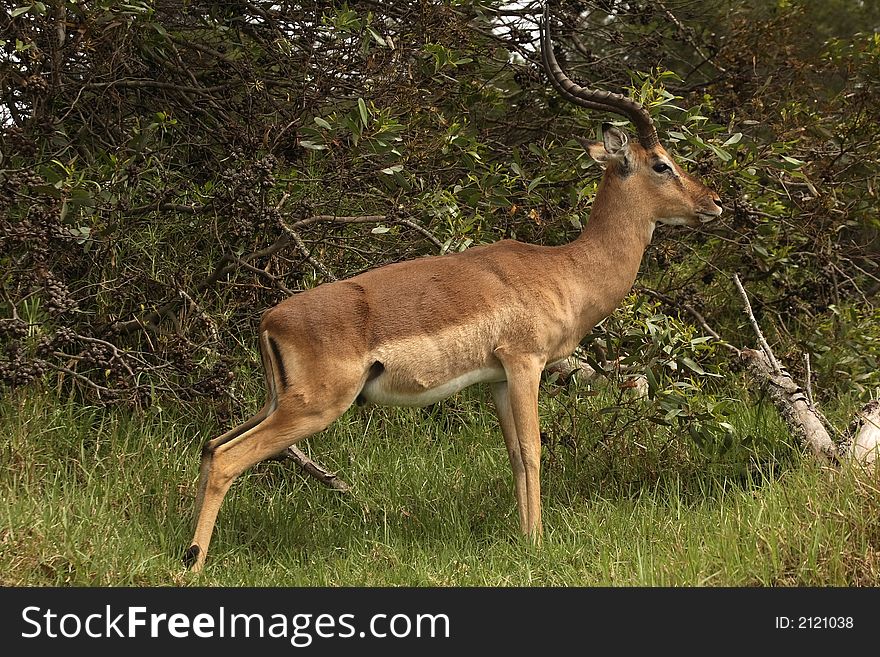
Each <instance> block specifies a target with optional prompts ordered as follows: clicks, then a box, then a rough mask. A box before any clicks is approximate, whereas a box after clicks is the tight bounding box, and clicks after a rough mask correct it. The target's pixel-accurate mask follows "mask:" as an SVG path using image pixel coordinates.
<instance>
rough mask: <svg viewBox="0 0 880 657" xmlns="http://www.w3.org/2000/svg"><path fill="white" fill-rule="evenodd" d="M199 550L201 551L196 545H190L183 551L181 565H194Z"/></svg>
mask: <svg viewBox="0 0 880 657" xmlns="http://www.w3.org/2000/svg"><path fill="white" fill-rule="evenodd" d="M199 552H201V550H200V549H199V546H198V545H190V546H189V547H188V548H187V550H186V552H184V553H183V565H185V566H186V567H187V568H192V567H193V566H195V564H196V561H198V559H199Z"/></svg>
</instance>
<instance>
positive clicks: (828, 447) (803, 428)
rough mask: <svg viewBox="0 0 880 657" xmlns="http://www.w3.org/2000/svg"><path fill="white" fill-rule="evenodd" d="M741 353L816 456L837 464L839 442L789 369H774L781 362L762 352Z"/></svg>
mask: <svg viewBox="0 0 880 657" xmlns="http://www.w3.org/2000/svg"><path fill="white" fill-rule="evenodd" d="M742 355H743V358H745V359H746V361H748V364H749V367H751V369H752V372H753V373H755V374H756V375H757V376H758V378H760V379H763V380H764V381H766V382H767V383H768V384H769V385H768V388H769V390H770V396H771V398H772V399H773V403H774V404H775V405H776V407H777V408H778V409H779V412H780V413H782V416H783V417H784V418H785V421H786V422H787V423H788V425H789V426H790V427H791V428H792V429H793V430H794V432H795V433H796V434H797V435H799V436H800V437H801V439H802V441H803V443H804V444H805V445H806V446H807V447H809V448H810V451H811V452H812V453H813V455H815V456H816V457H817V458H818V459H819V460H820V461H822V462H823V463H827V464H836V463H838V462H839V461H840V456H841V455H840V452H839V450H838V448H837V445H836V444H835V443H834V441H833V440H832V439H831V436H830V435H829V433H828V430H827V429H826V428H825V424H824V423H823V422H822V419H821V418H820V417H819V413H818V411H817V410H816V407H815V406H812V405H811V404H810V403H809V402H808V401H807V396H806V395H805V394H804V391H803V389H802V388H801V387H800V386H799V385H798V384H797V383H795V382H794V380H793V379H792V378H791V376H790V375H789V374H788V372H786V371H785V370H784V369H782V368H779V370H778V372H776V371H774V370H775V369H776V368H777V367H779V365H778V364H776V365H775V367H774V364H773V363H771V361H770V359H769V358H768V357H767V355H766V354H765V353H764V352H763V351H756V350H754V349H743V351H742Z"/></svg>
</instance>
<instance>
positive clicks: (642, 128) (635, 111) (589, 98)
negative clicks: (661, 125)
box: [541, 2, 660, 148]
mask: <svg viewBox="0 0 880 657" xmlns="http://www.w3.org/2000/svg"><path fill="white" fill-rule="evenodd" d="M541 61H542V62H543V64H544V70H545V71H546V73H547V76H548V77H549V78H550V82H551V83H552V84H553V86H554V87H555V88H556V90H557V91H558V92H559V94H560V95H561V96H562V97H563V98H565V99H566V100H568V101H570V102H572V103H575V104H576V105H580V106H581V107H586V108H588V109H594V110H604V111H608V112H613V113H615V114H620V115H622V116H625V117H626V118H628V119H629V120H630V121H632V122H633V125H635V126H636V130H637V131H638V134H639V143H640V144H641V145H642V146H644V147H645V148H652V147H654V146H656V145H657V144H659V143H660V139H659V138H658V137H657V129H656V128H655V127H654V121H653V119H651V115H650V114H649V113H648V111H647V110H646V109H645V108H644V107H642V105H641V104H640V103H637V102H636V101H634V100H633V99H632V98H629V97H628V96H622V95H620V94H615V93H611V92H610V91H599V90H596V89H587V88H586V87H582V86H580V85H579V84H577V83H575V82H572V80H571V79H570V78H569V77H568V76H567V75H566V74H565V72H564V71H563V70H562V68H561V67H560V66H559V62H557V61H556V55H555V54H554V53H553V44H552V43H551V41H550V3H549V2H546V3H545V4H544V18H543V20H542V21H541Z"/></svg>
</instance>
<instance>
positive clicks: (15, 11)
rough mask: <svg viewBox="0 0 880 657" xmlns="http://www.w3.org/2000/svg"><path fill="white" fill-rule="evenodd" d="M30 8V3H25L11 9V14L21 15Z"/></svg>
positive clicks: (13, 15) (14, 15)
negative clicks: (22, 5)
mask: <svg viewBox="0 0 880 657" xmlns="http://www.w3.org/2000/svg"><path fill="white" fill-rule="evenodd" d="M30 10H31V5H26V6H24V7H16V8H15V9H13V10H12V13H11V16H12V17H13V18H15V17H16V16H21V15H22V14H25V13H27V12H29V11H30Z"/></svg>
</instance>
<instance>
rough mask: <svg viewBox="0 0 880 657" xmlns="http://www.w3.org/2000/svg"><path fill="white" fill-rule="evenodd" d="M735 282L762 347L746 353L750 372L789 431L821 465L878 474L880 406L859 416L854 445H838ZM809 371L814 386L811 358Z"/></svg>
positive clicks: (853, 432)
mask: <svg viewBox="0 0 880 657" xmlns="http://www.w3.org/2000/svg"><path fill="white" fill-rule="evenodd" d="M733 282H734V284H735V285H736V287H737V289H738V290H739V293H740V295H741V296H742V298H743V302H744V304H745V311H746V314H747V315H748V317H749V321H750V322H751V324H752V329H753V330H754V331H755V335H756V336H757V339H758V343H759V344H760V345H761V350H760V351H757V350H754V349H743V350H742V357H743V358H744V359H745V360H746V362H747V363H748V365H749V371H750V372H752V374H754V375H755V376H756V377H757V378H758V379H759V380H760V381H761V382H763V383H765V384H766V385H767V387H768V388H769V391H770V397H771V399H772V400H773V403H774V404H775V405H776V407H777V409H778V410H779V411H780V413H781V414H782V417H783V418H785V421H786V422H787V424H788V425H789V427H791V429H792V430H793V431H794V433H795V434H796V435H798V436H800V437H801V439H802V441H803V443H804V444H805V445H806V446H807V447H809V449H810V451H811V452H812V453H813V455H814V456H815V457H816V458H817V459H818V460H819V461H820V462H822V463H824V464H828V465H839V464H841V463H844V462H846V463H849V464H852V465H856V466H859V467H862V468H864V469H865V470H866V471H869V472H874V471H875V469H876V463H877V455H878V453H880V402H877V401H872V402H870V403H869V404H867V405H866V406H865V407H864V408H863V409H862V410H861V411H860V412H859V413H857V420H856V422H855V423H854V427H853V429H851V431H850V435H851V436H852V438H851V439H850V441H847V440H843V441H840V442H839V444H838V443H835V441H834V439H833V438H832V437H831V435H832V430H829V426H830V423H829V422H828V420H827V419H825V417H824V416H823V415H822V412H821V411H820V410H819V408H818V406H817V405H816V403H815V401H814V399H813V396H812V391H807V392H805V391H804V389H803V388H801V386H800V385H798V384H797V383H796V382H795V381H794V379H792V377H791V375H790V374H789V373H788V372H786V371H785V369H784V368H783V367H781V366H780V364H779V362H778V361H777V360H776V358H775V357H774V355H773V351H772V350H771V349H770V345H769V344H768V342H767V340H766V338H765V337H764V334H763V333H762V332H761V328H760V327H759V326H758V322H757V320H756V319H755V315H754V313H753V312H752V306H751V303H749V297H748V294H746V291H745V288H744V287H743V285H742V281H740V279H739V276H737V275H736V274H734V276H733ZM807 368H808V375H807V377H808V378H807V381H808V386H811V384H812V382H811V381H810V379H811V376H812V373H811V372H810V371H809V358H807Z"/></svg>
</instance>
